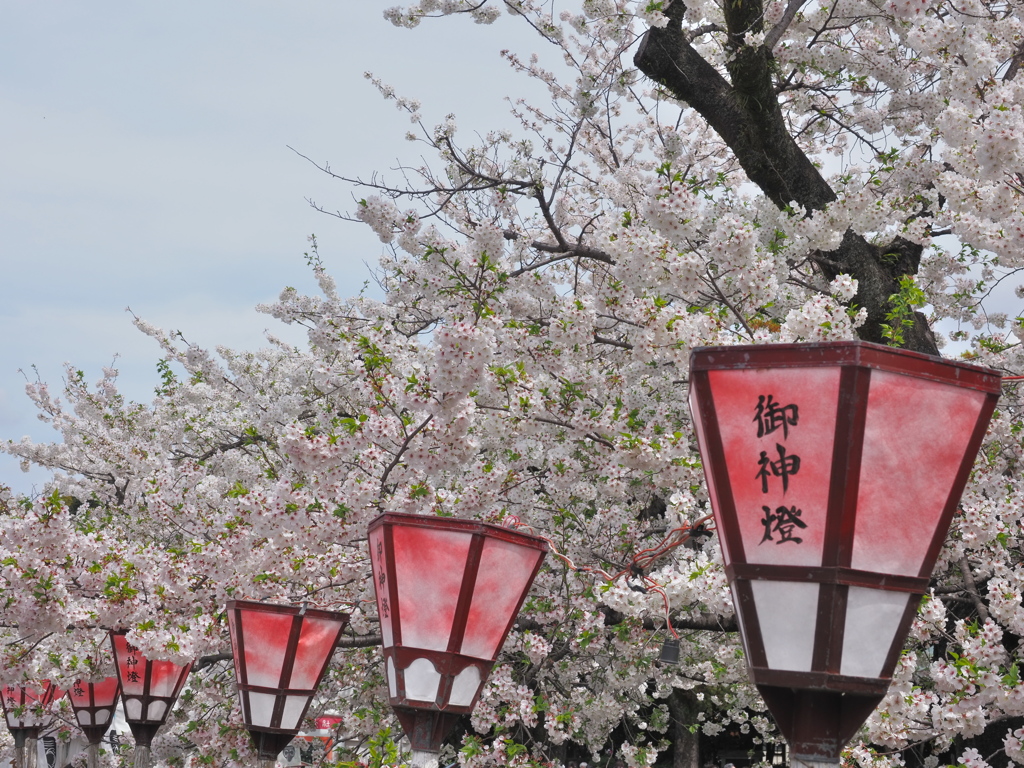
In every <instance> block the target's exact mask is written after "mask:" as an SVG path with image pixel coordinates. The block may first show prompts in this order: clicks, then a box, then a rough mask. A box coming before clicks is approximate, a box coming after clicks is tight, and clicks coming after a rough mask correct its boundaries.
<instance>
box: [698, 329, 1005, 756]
mask: <svg viewBox="0 0 1024 768" xmlns="http://www.w3.org/2000/svg"><path fill="white" fill-rule="evenodd" d="M1000 386H1001V381H1000V376H999V374H998V373H997V372H996V371H993V370H990V369H987V368H982V367H979V366H974V365H968V364H966V363H961V362H953V361H949V360H943V359H941V358H935V357H931V356H928V355H923V354H919V353H916V352H908V351H905V350H898V349H893V348H890V347H884V346H881V345H878V344H870V343H867V342H862V341H846V342H835V343H830V344H767V345H758V346H735V347H706V348H702V349H695V350H694V351H693V352H692V354H691V356H690V409H691V412H692V414H693V421H694V425H695V427H696V432H697V442H698V446H699V449H700V454H701V458H702V463H703V466H704V473H705V477H706V479H707V484H708V492H709V495H710V499H711V506H712V508H713V511H714V514H715V522H716V529H717V531H718V532H719V535H720V537H721V538H720V541H721V549H722V558H723V560H724V563H725V573H726V576H727V577H728V579H729V584H730V588H731V590H732V597H733V604H734V605H735V607H736V616H737V620H738V623H739V627H740V636H741V639H742V642H743V648H744V652H745V655H746V659H747V665H748V672H749V674H750V677H751V680H752V681H753V682H754V684H755V685H756V686H757V688H758V690H759V691H760V692H761V695H762V697H763V698H764V701H765V703H766V704H767V705H768V709H769V710H770V711H771V713H772V715H773V716H774V717H775V721H776V723H777V724H778V726H779V730H780V731H782V733H783V735H784V736H785V737H786V740H787V741H788V742H789V746H790V754H791V758H792V759H793V761H794V763H796V762H799V763H803V764H805V765H807V766H813V767H815V768H819V767H820V766H822V765H830V766H834V765H835V764H836V762H837V761H838V760H839V755H840V752H841V751H842V749H843V747H844V746H845V745H846V743H847V742H848V741H849V740H850V739H851V738H853V736H854V734H855V733H856V732H857V730H858V729H859V728H860V726H861V725H862V724H863V722H864V721H865V720H866V719H867V718H868V716H869V715H870V714H871V712H872V711H873V710H874V708H875V707H876V706H877V705H878V703H879V702H880V701H881V700H882V698H883V697H884V696H885V693H886V691H887V690H888V687H889V683H890V681H891V679H892V674H893V670H894V669H895V666H896V663H897V661H898V660H899V657H900V653H901V652H902V649H903V643H904V641H905V640H906V636H907V633H908V631H909V629H910V624H911V622H912V621H913V619H914V615H915V613H916V611H917V606H918V603H919V601H920V597H921V596H922V595H923V594H924V593H925V592H926V591H927V589H928V583H929V579H930V576H931V572H932V568H933V567H934V565H935V562H936V559H937V558H938V555H939V551H940V549H941V548H942V544H943V541H944V539H945V536H946V532H947V531H948V529H949V525H950V522H951V520H952V518H953V515H954V513H955V512H956V509H957V506H958V504H959V501H960V496H961V494H962V493H963V489H964V486H965V485H966V483H967V480H968V477H969V474H970V472H971V468H972V466H973V464H974V459H975V456H976V455H977V453H978V450H979V448H980V446H981V442H982V439H983V438H984V435H985V430H986V427H987V425H988V422H989V419H990V417H991V415H992V412H993V410H994V409H995V404H996V400H997V399H998V397H999V391H1000Z"/></svg>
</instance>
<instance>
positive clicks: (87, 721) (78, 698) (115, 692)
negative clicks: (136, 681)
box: [68, 676, 121, 744]
mask: <svg viewBox="0 0 1024 768" xmlns="http://www.w3.org/2000/svg"><path fill="white" fill-rule="evenodd" d="M120 696H121V683H120V682H119V681H118V679H117V676H111V677H106V678H104V679H103V680H100V681H99V682H95V683H87V682H84V681H82V680H76V681H75V682H74V684H73V685H72V686H71V687H70V688H69V689H68V699H69V700H70V701H71V709H72V710H73V711H74V713H75V721H76V722H77V723H78V727H79V728H81V729H82V731H83V732H84V733H85V737H86V739H87V740H88V742H89V743H90V744H99V743H100V741H101V740H102V739H103V736H104V734H105V733H106V732H107V729H108V728H110V724H111V723H112V722H113V721H114V713H115V711H116V710H117V700H118V698H120Z"/></svg>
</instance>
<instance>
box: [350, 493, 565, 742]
mask: <svg viewBox="0 0 1024 768" xmlns="http://www.w3.org/2000/svg"><path fill="white" fill-rule="evenodd" d="M369 542H370V559H371V561H372V563H373V585H374V588H375V590H376V593H377V610H378V613H379V615H380V624H381V632H382V634H383V637H384V656H385V660H386V661H385V664H386V670H387V678H388V691H389V694H390V699H391V703H392V705H394V706H396V707H408V708H414V709H432V710H438V711H444V712H451V713H468V712H470V711H472V708H473V705H474V704H475V703H476V699H477V697H478V696H479V694H480V690H481V689H482V687H483V683H484V681H485V680H486V679H487V675H488V674H489V673H490V670H491V667H492V666H493V665H494V660H495V659H496V658H497V656H498V652H499V651H500V650H501V646H502V644H503V643H504V642H505V638H506V637H507V636H508V633H509V630H511V628H512V624H513V623H514V622H515V618H516V616H517V615H518V613H519V609H520V608H521V607H522V604H523V601H524V600H525V599H526V593H527V592H528V591H529V589H530V585H531V584H532V583H533V579H534V577H535V576H536V574H537V571H538V570H539V569H540V564H541V561H542V560H543V559H544V555H545V553H546V552H547V543H546V542H545V541H544V540H543V539H540V538H538V537H536V536H530V535H527V534H524V533H520V532H518V531H514V530H510V529H508V528H502V527H499V526H495V525H488V524H487V523H480V522H476V521H473V520H459V519H455V518H450V517H427V516H422V515H403V514H393V513H389V514H384V515H381V516H380V517H378V518H377V519H376V520H374V521H373V522H371V523H370V526H369ZM403 723H404V721H403ZM406 730H407V731H408V730H409V728H408V726H407V728H406ZM409 735H410V738H412V734H409ZM414 747H416V744H415V743H414ZM416 748H419V747H416Z"/></svg>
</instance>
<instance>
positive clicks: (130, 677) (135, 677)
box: [128, 669, 139, 683]
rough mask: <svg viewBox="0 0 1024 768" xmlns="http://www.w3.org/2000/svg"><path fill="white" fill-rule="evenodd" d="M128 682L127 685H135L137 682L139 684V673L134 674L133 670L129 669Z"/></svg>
mask: <svg viewBox="0 0 1024 768" xmlns="http://www.w3.org/2000/svg"><path fill="white" fill-rule="evenodd" d="M128 682H129V683H137V682H139V673H138V672H136V671H135V670H134V669H129V670H128Z"/></svg>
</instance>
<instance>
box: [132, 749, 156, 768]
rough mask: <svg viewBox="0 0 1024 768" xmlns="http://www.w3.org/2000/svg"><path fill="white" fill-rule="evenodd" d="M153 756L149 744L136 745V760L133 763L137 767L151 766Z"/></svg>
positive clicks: (145, 767)
mask: <svg viewBox="0 0 1024 768" xmlns="http://www.w3.org/2000/svg"><path fill="white" fill-rule="evenodd" d="M151 758H152V755H151V754H150V751H149V747H148V746H142V745H140V744H136V745H135V762H134V763H133V765H134V766H135V768H149V764H150V762H151Z"/></svg>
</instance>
